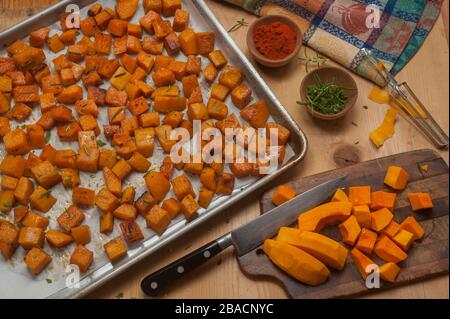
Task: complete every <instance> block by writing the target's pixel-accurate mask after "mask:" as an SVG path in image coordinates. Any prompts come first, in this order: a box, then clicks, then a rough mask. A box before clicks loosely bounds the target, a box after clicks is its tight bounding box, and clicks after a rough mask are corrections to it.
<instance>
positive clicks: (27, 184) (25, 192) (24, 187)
mask: <svg viewBox="0 0 450 319" xmlns="http://www.w3.org/2000/svg"><path fill="white" fill-rule="evenodd" d="M4 177H6V176H4ZM33 191H34V185H33V182H32V181H31V180H30V179H29V178H26V177H23V176H22V177H21V178H20V179H19V180H18V181H17V186H16V188H15V190H14V197H15V199H16V200H17V201H18V202H19V203H20V204H22V205H25V206H26V205H28V202H29V200H30V196H31V194H32V193H33Z"/></svg>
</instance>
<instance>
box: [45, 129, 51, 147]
mask: <svg viewBox="0 0 450 319" xmlns="http://www.w3.org/2000/svg"><path fill="white" fill-rule="evenodd" d="M51 137H52V132H51V131H46V132H45V144H48V142H50V138H51Z"/></svg>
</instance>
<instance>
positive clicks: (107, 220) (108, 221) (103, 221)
mask: <svg viewBox="0 0 450 319" xmlns="http://www.w3.org/2000/svg"><path fill="white" fill-rule="evenodd" d="M113 230H114V215H113V214H112V212H108V213H104V214H103V215H101V216H100V232H101V233H102V234H109V233H111V232H112V231H113Z"/></svg>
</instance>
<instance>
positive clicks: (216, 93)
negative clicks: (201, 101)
mask: <svg viewBox="0 0 450 319" xmlns="http://www.w3.org/2000/svg"><path fill="white" fill-rule="evenodd" d="M229 93H230V89H229V88H227V87H226V86H224V85H222V84H219V83H214V84H213V85H212V86H211V97H212V98H214V99H216V100H219V101H222V102H223V101H225V99H226V98H227V96H228V94H229Z"/></svg>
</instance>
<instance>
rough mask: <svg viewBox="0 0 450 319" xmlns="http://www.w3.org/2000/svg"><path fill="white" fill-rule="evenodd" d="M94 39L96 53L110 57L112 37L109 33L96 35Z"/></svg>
mask: <svg viewBox="0 0 450 319" xmlns="http://www.w3.org/2000/svg"><path fill="white" fill-rule="evenodd" d="M94 38H95V41H94V47H95V51H97V53H99V54H104V55H109V53H110V52H111V44H112V36H111V35H110V34H107V33H96V34H95V36H94Z"/></svg>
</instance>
